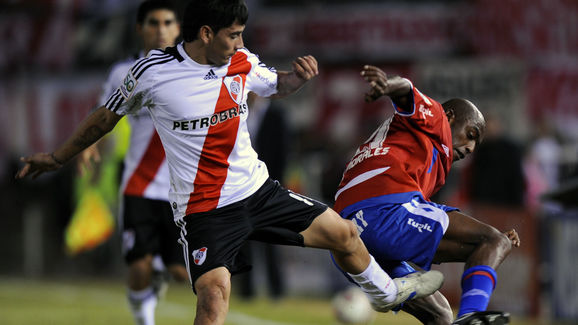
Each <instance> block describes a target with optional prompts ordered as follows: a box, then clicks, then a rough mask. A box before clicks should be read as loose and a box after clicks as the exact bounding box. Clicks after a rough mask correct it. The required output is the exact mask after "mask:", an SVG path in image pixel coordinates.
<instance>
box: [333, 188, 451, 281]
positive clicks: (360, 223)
mask: <svg viewBox="0 0 578 325" xmlns="http://www.w3.org/2000/svg"><path fill="white" fill-rule="evenodd" d="M455 210H458V209H457V208H454V207H449V206H445V205H441V204H437V203H433V202H429V201H426V200H425V199H424V198H423V197H422V195H421V194H420V193H419V192H411V193H400V194H390V195H383V196H380V197H375V198H371V199H367V200H364V201H360V202H358V203H355V204H353V205H351V206H349V207H347V208H345V209H344V210H343V211H342V217H344V218H346V219H350V220H352V221H353V222H354V223H355V225H356V226H357V229H358V232H359V233H360V236H361V239H362V240H363V242H364V243H365V246H366V247H367V249H368V250H369V253H370V254H371V255H373V257H374V258H375V260H376V261H377V262H378V263H379V264H380V265H381V266H382V267H383V268H384V270H386V271H387V272H388V273H389V272H391V276H393V277H399V276H403V275H404V274H402V273H404V270H406V274H407V273H411V268H407V267H406V264H405V263H401V262H403V261H409V262H412V263H415V264H416V265H418V266H419V267H421V268H423V269H425V270H429V269H430V268H431V263H432V260H433V258H434V255H435V252H436V250H437V247H438V245H439V243H440V240H441V238H442V237H443V235H444V233H445V232H446V230H447V228H448V225H449V218H448V215H447V212H450V211H455Z"/></svg>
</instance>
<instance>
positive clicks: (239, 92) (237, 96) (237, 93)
mask: <svg viewBox="0 0 578 325" xmlns="http://www.w3.org/2000/svg"><path fill="white" fill-rule="evenodd" d="M223 82H224V83H225V86H226V87H227V90H228V91H229V95H231V98H232V99H233V101H235V103H237V104H241V102H242V101H243V79H242V78H241V76H240V75H236V76H232V77H225V79H224V80H223Z"/></svg>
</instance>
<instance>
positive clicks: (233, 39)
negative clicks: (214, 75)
mask: <svg viewBox="0 0 578 325" xmlns="http://www.w3.org/2000/svg"><path fill="white" fill-rule="evenodd" d="M244 30H245V25H240V24H239V23H238V22H237V21H235V22H234V23H233V24H232V25H231V26H229V27H227V28H221V29H220V30H219V32H218V33H217V34H214V36H213V38H212V39H211V41H210V43H209V47H208V49H207V61H208V62H209V63H210V64H213V65H216V66H221V65H225V64H227V63H229V60H230V59H231V57H232V56H233V55H234V54H235V53H236V52H237V50H239V49H242V48H243V47H245V45H244V44H243V31H244Z"/></svg>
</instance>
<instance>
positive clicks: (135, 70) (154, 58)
mask: <svg viewBox="0 0 578 325" xmlns="http://www.w3.org/2000/svg"><path fill="white" fill-rule="evenodd" d="M171 57H172V55H170V54H164V53H152V54H151V56H149V57H148V58H144V59H142V60H141V61H139V62H138V63H137V64H136V65H135V66H134V67H132V69H131V70H130V71H131V72H132V74H133V75H135V76H136V75H137V74H139V73H141V72H142V71H144V70H146V68H144V67H146V66H147V64H149V63H151V62H158V61H160V60H164V59H167V58H171Z"/></svg>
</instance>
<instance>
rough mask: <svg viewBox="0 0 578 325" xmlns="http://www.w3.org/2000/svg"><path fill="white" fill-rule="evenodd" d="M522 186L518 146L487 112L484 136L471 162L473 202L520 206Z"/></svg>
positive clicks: (522, 177)
mask: <svg viewBox="0 0 578 325" xmlns="http://www.w3.org/2000/svg"><path fill="white" fill-rule="evenodd" d="M525 186H526V184H525V179H524V174H523V171H522V150H521V148H520V146H519V145H518V144H517V143H515V142H514V141H513V140H511V139H509V138H508V137H507V136H506V134H505V133H504V130H503V127H502V123H501V120H500V119H499V118H498V117H496V116H492V115H491V114H488V115H487V119H486V136H485V138H484V140H483V142H482V143H481V144H480V146H479V148H478V150H477V152H476V153H474V156H473V160H472V164H471V186H470V187H469V191H470V198H471V200H472V202H478V203H489V204H496V205H502V206H512V207H516V206H519V207H521V206H522V205H523V203H524V190H525Z"/></svg>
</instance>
